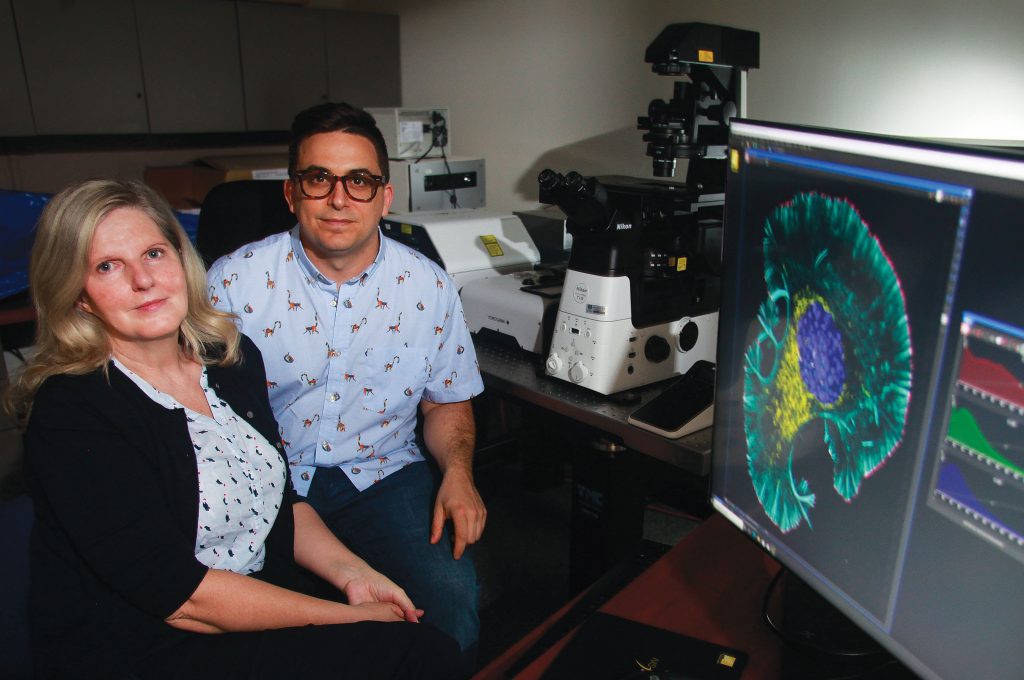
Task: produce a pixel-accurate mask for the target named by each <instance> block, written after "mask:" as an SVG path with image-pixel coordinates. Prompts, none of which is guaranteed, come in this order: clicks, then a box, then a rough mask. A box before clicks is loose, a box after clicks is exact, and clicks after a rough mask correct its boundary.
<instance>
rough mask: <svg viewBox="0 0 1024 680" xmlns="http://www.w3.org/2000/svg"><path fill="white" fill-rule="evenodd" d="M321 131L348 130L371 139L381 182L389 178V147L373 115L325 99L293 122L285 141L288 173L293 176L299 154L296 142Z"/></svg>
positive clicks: (299, 115) (350, 132) (298, 143)
mask: <svg viewBox="0 0 1024 680" xmlns="http://www.w3.org/2000/svg"><path fill="white" fill-rule="evenodd" d="M321 132H347V133H348V134H350V135H359V136H360V137H365V138H366V139H368V140H370V142H371V143H372V144H373V148H374V149H375V150H376V151H377V164H378V165H380V171H381V174H383V175H384V181H385V182H387V181H389V177H390V174H391V173H390V172H388V148H387V144H385V142H384V135H382V134H381V132H380V128H378V127H377V121H375V120H374V119H373V116H371V115H370V114H368V113H367V112H366V111H363V110H362V109H360V108H356V107H355V106H352V105H350V104H345V103H334V102H327V103H326V104H317V105H316V106H311V107H309V108H308V109H306V110H305V111H300V112H299V114H298V115H297V116H295V120H293V121H292V139H291V142H290V143H289V144H288V174H289V175H290V176H292V177H294V176H295V172H296V171H297V170H298V168H297V167H295V166H296V164H297V163H298V157H299V145H300V144H302V142H304V141H306V140H307V139H309V138H310V137H312V136H313V135H315V134H319V133H321Z"/></svg>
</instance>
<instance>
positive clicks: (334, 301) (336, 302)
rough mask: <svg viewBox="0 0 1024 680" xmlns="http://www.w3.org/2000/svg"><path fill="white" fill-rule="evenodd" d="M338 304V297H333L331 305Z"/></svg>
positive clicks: (335, 305)
mask: <svg viewBox="0 0 1024 680" xmlns="http://www.w3.org/2000/svg"><path fill="white" fill-rule="evenodd" d="M337 306H338V298H331V307H337Z"/></svg>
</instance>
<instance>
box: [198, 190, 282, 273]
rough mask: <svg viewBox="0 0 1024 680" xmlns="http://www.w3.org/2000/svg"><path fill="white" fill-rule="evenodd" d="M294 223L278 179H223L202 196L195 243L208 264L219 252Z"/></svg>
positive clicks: (231, 249) (278, 230)
mask: <svg viewBox="0 0 1024 680" xmlns="http://www.w3.org/2000/svg"><path fill="white" fill-rule="evenodd" d="M294 225H295V216H294V215H292V213H291V211H290V210H289V209H288V203H287V202H285V200H284V191H283V189H282V188H281V180H279V179H277V180H271V179H246V180H238V181H235V182H225V183H223V184H218V185H217V186H215V187H213V188H212V189H210V191H209V192H208V193H207V194H206V198H204V199H203V205H202V207H200V209H199V226H198V227H197V229H196V247H197V248H198V249H199V253H200V254H201V255H202V256H203V261H204V262H205V263H206V266H210V265H211V264H213V262H214V260H216V259H217V258H218V257H220V256H221V255H226V254H228V253H230V252H232V251H233V250H235V249H236V248H238V247H240V246H243V245H245V244H246V243H251V242H252V241H258V240H260V239H262V238H264V237H266V236H270V235H271V234H276V233H278V232H280V231H285V230H286V229H290V228H291V227H292V226H294Z"/></svg>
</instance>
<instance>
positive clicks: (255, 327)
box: [208, 226, 483, 496]
mask: <svg viewBox="0 0 1024 680" xmlns="http://www.w3.org/2000/svg"><path fill="white" fill-rule="evenodd" d="M298 234H299V231H298V227H297V226H296V227H294V228H293V229H292V230H291V231H290V232H285V233H282V234H275V235H273V236H270V237H268V238H266V239H264V240H262V241H259V242H257V243H252V244H249V245H246V246H243V247H242V248H240V249H238V250H236V251H235V252H234V253H231V254H230V255H226V256H224V257H222V258H221V259H219V260H217V261H216V262H215V263H214V264H213V266H212V267H211V268H210V272H209V275H208V283H209V293H210V300H211V301H212V302H213V304H214V306H215V307H217V308H218V309H221V310H225V311H230V312H234V313H235V314H237V315H238V316H239V327H240V329H241V330H242V331H243V332H244V333H246V335H248V336H249V337H251V338H252V339H253V340H254V341H255V342H256V344H257V345H258V346H259V348H260V351H261V352H262V353H263V360H264V362H265V363H266V368H267V388H268V391H269V394H270V404H271V406H272V407H273V409H274V415H275V416H276V417H277V422H278V424H279V425H280V427H281V437H282V439H283V441H284V446H285V450H286V452H287V453H288V460H289V463H290V464H291V465H292V480H293V483H294V485H295V490H296V491H297V492H298V493H299V495H302V496H305V495H307V493H308V491H309V485H310V483H311V481H312V479H313V474H314V473H315V471H316V468H317V467H319V466H338V467H340V468H341V469H342V470H343V471H344V472H345V474H346V475H347V476H348V478H349V479H350V480H351V481H352V483H353V484H354V485H355V486H356V488H358V489H359V490H360V491H362V490H364V489H366V488H368V487H370V486H371V485H372V484H374V483H375V482H379V481H380V480H382V479H384V478H385V477H386V476H387V475H389V474H391V473H392V472H395V471H396V470H399V469H401V468H402V467H403V466H405V465H408V464H409V463H412V462H415V461H420V460H423V456H422V454H421V453H420V451H419V447H418V446H417V444H416V436H415V433H414V430H415V427H416V417H417V408H418V406H419V403H420V400H421V399H427V400H428V401H431V402H434V403H451V402H458V401H466V400H468V399H470V398H472V397H474V396H476V395H477V394H479V393H480V392H482V391H483V381H482V380H481V377H480V366H479V364H478V363H477V360H476V353H475V351H474V350H473V343H472V340H471V338H470V334H469V329H468V327H467V326H466V320H465V316H464V315H463V311H462V303H461V302H460V300H459V296H458V292H457V291H456V290H455V285H454V284H453V282H452V280H451V279H450V278H449V277H448V275H447V274H446V273H445V272H444V270H442V269H441V268H440V267H438V266H437V265H436V264H435V263H434V262H432V261H430V260H429V259H427V258H425V257H423V256H422V255H420V254H419V253H417V252H416V251H414V250H412V249H410V248H408V247H406V246H404V245H402V244H399V243H396V242H395V241H393V240H391V239H389V238H387V237H386V236H384V235H383V234H381V237H380V243H381V245H380V249H379V250H378V252H377V257H376V259H375V260H374V261H373V263H372V264H371V265H370V266H369V267H368V268H367V269H366V271H364V272H363V273H362V274H361V275H360V276H357V277H355V278H353V279H351V280H349V281H345V282H343V283H342V284H341V286H340V289H339V287H338V286H337V284H336V283H335V282H334V281H332V280H331V279H329V278H327V277H326V276H324V275H323V274H322V273H321V272H320V271H319V270H317V268H316V267H315V266H314V265H313V263H312V262H310V260H309V258H308V257H307V256H306V253H305V251H304V250H303V249H302V245H301V243H300V242H299V235H298Z"/></svg>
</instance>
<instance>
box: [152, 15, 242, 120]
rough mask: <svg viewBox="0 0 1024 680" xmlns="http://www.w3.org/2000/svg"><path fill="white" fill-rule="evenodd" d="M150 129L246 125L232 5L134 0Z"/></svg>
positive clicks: (235, 20) (240, 66) (235, 22)
mask: <svg viewBox="0 0 1024 680" xmlns="http://www.w3.org/2000/svg"><path fill="white" fill-rule="evenodd" d="M135 17H136V23H137V26H138V35H139V47H140V49H141V52H142V71H143V74H144V81H145V84H146V110H147V112H148V114H149V131H150V132H153V133H187V132H210V131H212V130H216V131H223V132H227V131H241V130H244V129H245V102H244V101H243V98H242V65H241V60H240V58H239V55H238V30H237V19H236V16H235V6H234V3H230V2H210V1H209V0H174V1H173V2H168V1H167V0H135Z"/></svg>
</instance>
